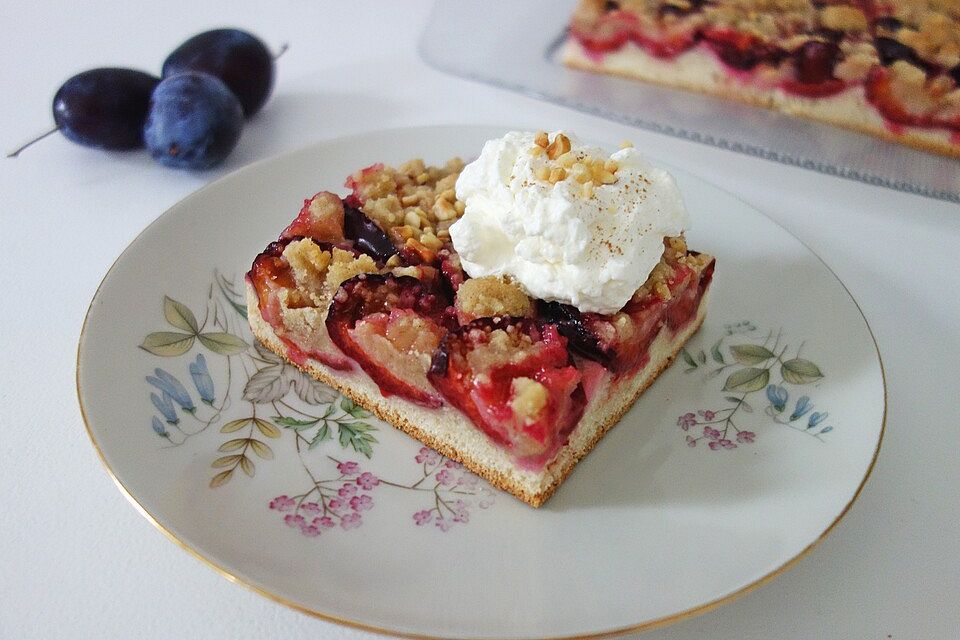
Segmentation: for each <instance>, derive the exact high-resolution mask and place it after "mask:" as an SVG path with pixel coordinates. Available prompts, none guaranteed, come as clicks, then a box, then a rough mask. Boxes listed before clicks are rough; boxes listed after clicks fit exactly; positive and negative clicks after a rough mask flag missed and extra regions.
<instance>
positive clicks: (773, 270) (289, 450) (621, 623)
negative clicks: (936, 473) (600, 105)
mask: <svg viewBox="0 0 960 640" xmlns="http://www.w3.org/2000/svg"><path fill="white" fill-rule="evenodd" d="M504 131H505V129H503V128H497V127H484V126H464V127H459V126H458V127H424V128H415V129H397V130H388V131H377V132H371V133H367V134H363V135H359V136H353V137H349V138H342V139H338V140H333V141H329V142H323V143H320V144H317V145H314V146H312V147H309V148H306V149H303V150H301V151H298V152H295V153H291V154H287V155H284V156H280V157H278V158H274V159H271V160H267V161H263V162H260V163H257V164H255V165H252V166H250V167H247V168H245V169H242V170H240V171H238V172H236V173H234V174H232V175H230V176H227V177H225V178H223V179H221V180H218V181H217V182H215V183H213V184H211V185H209V186H208V187H206V188H204V189H202V190H200V191H198V192H197V193H195V194H193V195H192V196H190V197H188V198H186V199H185V200H184V201H182V202H181V203H179V204H177V205H176V206H174V207H173V208H171V209H170V210H169V211H168V212H166V213H165V214H164V215H162V216H161V217H160V218H158V219H157V221H155V222H154V223H153V224H152V225H150V226H149V227H148V228H147V229H146V230H145V231H144V232H143V233H142V234H141V235H140V236H139V237H138V238H137V239H136V240H135V241H134V242H133V243H132V244H131V245H130V247H129V248H128V249H127V250H126V251H125V252H124V253H123V254H122V255H121V256H120V258H119V259H118V260H117V262H116V263H115V264H114V266H113V267H112V268H111V270H110V272H109V273H108V274H107V276H106V277H105V279H104V281H103V283H102V284H101V286H100V289H99V290H98V291H97V294H96V296H95V297H94V300H93V302H92V303H91V306H90V310H89V312H88V315H87V319H86V322H85V325H84V329H83V332H82V335H81V340H80V346H79V353H78V368H77V385H78V394H79V397H80V403H81V407H82V410H83V414H84V418H85V421H86V423H87V428H88V431H89V433H90V437H91V440H92V441H93V443H94V445H95V446H96V448H97V450H98V452H99V453H100V455H101V457H102V459H103V461H104V464H105V465H106V467H107V469H108V471H109V473H110V474H111V475H112V476H113V477H114V479H115V480H116V482H117V484H118V486H119V487H120V488H121V490H122V491H123V492H124V493H125V494H126V495H127V496H128V497H129V498H130V499H131V501H132V502H133V503H134V504H135V505H136V506H137V508H138V509H139V510H140V511H141V513H143V514H144V515H145V516H146V517H147V518H148V519H149V520H151V521H152V522H153V523H154V524H155V525H156V526H158V527H159V528H160V529H161V530H162V531H164V533H166V534H167V535H168V536H169V537H170V538H171V539H173V540H175V541H176V542H178V543H179V544H180V545H181V546H182V547H184V548H185V549H187V550H188V551H189V552H191V553H192V554H193V555H195V556H197V557H199V558H200V559H202V560H204V561H205V562H206V563H208V564H209V565H210V566H212V567H214V568H215V569H217V570H218V571H220V572H221V573H222V574H224V575H225V576H227V577H228V578H230V579H232V580H234V581H236V582H240V583H242V584H245V585H246V586H248V587H251V588H253V589H254V590H256V591H258V592H259V593H262V594H264V595H266V596H268V597H271V598H274V599H276V600H277V601H279V602H282V603H284V604H287V605H289V606H292V607H295V608H297V609H299V610H302V611H305V612H307V613H311V614H314V615H317V616H320V617H322V618H325V619H329V620H333V621H336V622H340V623H344V624H350V625H354V626H358V627H361V628H364V629H368V630H374V631H384V632H389V633H394V634H408V635H423V636H435V637H485V638H504V637H545V636H547V637H565V636H583V635H602V634H608V633H616V632H619V631H627V630H639V629H644V628H650V627H653V626H658V625H662V624H667V623H669V622H673V621H676V620H680V619H682V618H685V617H689V616H691V615H695V614H697V613H702V612H704V611H707V610H709V609H712V608H714V607H716V606H718V605H720V604H722V603H724V602H727V601H729V600H730V599H732V598H734V597H736V596H737V595H740V594H742V593H745V592H746V591H748V590H750V589H752V588H755V587H756V586H758V585H760V584H763V583H764V582H766V581H768V580H770V579H772V578H773V577H775V576H776V575H778V574H780V573H782V572H783V571H784V570H786V568H788V567H789V566H792V564H793V563H794V562H796V561H797V560H798V559H799V558H800V557H802V556H803V555H804V554H805V553H807V552H808V551H809V550H810V549H811V548H812V547H813V546H814V545H815V544H816V543H817V542H818V541H819V540H820V539H822V537H823V536H825V535H826V533H827V532H829V531H830V530H831V529H832V528H833V527H834V526H835V525H836V523H837V522H838V521H839V520H840V518H841V517H842V516H843V514H844V513H845V512H846V511H847V509H849V508H850V506H851V504H852V503H853V500H854V499H855V498H856V496H857V495H858V493H859V491H860V490H861V488H862V487H863V483H864V482H865V481H866V478H867V476H868V475H869V471H870V469H871V468H872V465H873V462H874V460H875V458H876V454H877V452H878V450H879V445H880V440H881V437H882V431H883V420H884V414H885V392H884V382H883V372H882V366H881V363H880V359H879V354H878V352H877V349H876V345H875V342H874V340H873V337H872V335H871V333H870V330H869V327H868V325H867V323H866V321H865V319H864V318H863V315H862V314H861V313H860V310H859V308H858V307H857V305H856V303H855V302H854V300H853V299H852V298H851V296H850V294H849V293H848V292H847V290H846V289H845V288H844V286H843V285H842V283H841V282H840V281H839V280H838V279H837V278H836V276H835V275H834V274H833V273H832V272H831V271H830V270H829V268H827V267H826V266H825V265H824V263H823V262H822V261H821V260H820V259H819V258H817V257H816V256H815V255H814V254H813V253H812V252H811V251H810V250H809V249H807V248H806V247H805V246H804V245H803V244H802V243H801V242H800V241H798V240H797V239H796V238H794V237H793V236H791V235H790V234H789V233H788V232H786V231H785V230H784V229H782V228H781V227H779V226H778V225H777V224H775V223H774V222H772V221H771V220H770V219H768V218H766V217H765V216H763V215H762V214H761V213H759V212H757V211H756V210H754V209H752V208H751V207H749V206H748V205H746V204H744V203H743V202H741V201H739V200H737V199H736V198H734V197H732V196H730V195H729V194H727V193H725V192H723V191H722V190H720V189H718V188H716V187H713V186H711V185H709V184H707V183H705V182H703V181H701V180H699V179H697V178H695V177H693V176H691V175H688V174H686V173H684V172H683V171H682V170H679V169H676V170H674V173H675V175H676V176H677V178H678V181H679V183H680V185H681V188H682V190H683V193H684V197H685V199H686V202H687V207H688V209H689V210H690V212H691V217H692V219H693V221H694V228H693V229H692V230H691V231H690V232H689V234H688V238H689V242H690V245H691V246H692V247H693V248H696V249H701V250H704V251H708V252H710V253H712V254H714V255H716V256H717V265H718V266H717V271H716V277H715V281H714V288H713V294H712V298H711V301H710V308H709V312H708V315H707V320H706V322H705V324H704V326H703V328H702V329H701V331H700V332H699V333H698V334H697V335H696V336H695V337H694V338H693V339H692V340H691V342H690V343H689V344H688V345H687V347H686V349H685V350H684V352H683V353H682V354H681V357H680V358H678V360H677V361H676V362H675V363H674V365H673V366H672V367H671V368H670V369H669V370H668V371H667V372H666V373H664V374H663V375H662V376H661V378H660V379H659V380H658V381H657V382H656V383H655V384H654V385H653V386H652V387H651V388H650V389H649V390H648V391H647V392H646V393H645V394H644V396H643V397H642V398H641V400H640V401H639V402H638V403H637V405H636V406H635V407H634V408H633V409H632V410H631V411H630V412H629V413H628V414H627V415H626V416H625V417H624V419H623V420H622V421H621V423H620V424H619V425H618V426H617V427H616V428H615V429H614V430H613V431H611V432H610V433H609V434H608V435H607V436H606V437H605V438H604V440H603V441H602V442H601V443H600V444H599V445H598V447H597V448H596V449H595V450H594V451H593V452H592V453H591V454H590V455H589V456H588V457H587V458H586V459H585V460H584V461H583V462H581V464H580V465H579V466H578V467H577V469H576V470H575V472H574V473H573V474H572V475H571V477H570V478H569V479H568V480H567V482H566V483H565V484H564V485H563V486H562V487H561V489H560V490H559V491H558V492H557V494H556V495H555V496H554V497H553V498H552V499H551V500H550V501H549V502H548V503H547V504H546V505H545V506H544V507H543V508H541V509H539V510H534V509H531V508H529V507H527V506H525V505H523V504H521V503H519V502H517V501H516V500H514V499H513V498H511V497H510V496H508V495H506V494H501V493H500V492H498V491H496V490H493V489H491V488H490V487H488V486H487V485H486V484H485V483H484V482H483V481H481V480H479V479H477V478H476V477H474V476H472V475H470V474H469V473H466V472H465V471H464V470H463V469H461V468H460V467H459V465H457V464H455V463H453V462H452V461H450V460H446V459H444V458H443V457H441V456H439V455H437V454H436V453H434V452H432V451H430V450H428V449H425V448H423V447H422V446H421V445H420V444H419V443H417V442H416V441H414V440H411V439H410V438H408V437H407V436H405V435H403V434H402V433H400V432H398V431H396V430H394V429H392V428H391V427H390V426H389V425H387V424H385V423H382V422H380V421H378V420H376V419H375V418H373V417H372V416H370V415H369V414H368V413H367V412H365V411H364V410H363V409H362V408H360V407H357V406H355V405H353V404H352V403H351V402H350V401H349V400H346V399H344V398H343V397H341V396H339V395H337V394H336V393H335V392H333V391H331V390H330V389H329V388H327V387H325V386H323V385H320V384H319V383H316V382H314V381H312V380H311V379H309V378H306V377H305V376H303V375H302V374H301V373H300V372H298V371H297V370H295V369H293V368H292V367H290V366H289V365H286V364H284V363H282V362H280V361H279V360H278V359H277V358H276V357H274V356H273V355H272V354H271V353H269V352H268V351H266V350H263V349H258V348H257V345H256V344H255V341H254V340H253V338H252V337H251V335H250V332H249V330H248V329H247V326H246V319H245V316H244V305H243V300H242V276H243V273H244V272H245V271H246V269H247V268H248V267H249V264H250V262H251V260H252V258H253V256H255V255H256V254H257V253H258V252H259V251H260V250H261V249H262V247H263V245H264V244H266V242H267V241H268V240H270V239H271V238H273V237H275V236H276V234H277V231H278V230H279V229H281V228H283V226H284V225H285V224H286V223H287V222H289V219H290V218H292V217H293V215H294V214H295V213H296V211H297V210H298V209H299V207H300V205H301V203H302V200H303V198H304V197H308V196H310V195H312V194H313V193H315V192H316V191H319V190H321V189H330V188H335V187H336V186H337V185H340V184H342V183H343V180H344V178H345V176H347V175H348V174H349V173H351V172H352V171H354V170H355V169H357V168H358V167H363V166H367V165H369V164H372V163H374V162H379V161H383V162H387V163H398V162H401V161H403V160H406V159H408V158H411V157H418V156H419V157H423V158H425V159H426V160H427V161H428V162H433V163H438V162H443V161H444V160H446V159H447V158H448V157H451V156H454V155H459V156H462V157H469V156H472V155H475V154H476V153H477V150H478V149H479V148H480V146H481V145H482V143H483V141H484V140H486V139H488V138H492V137H496V136H500V135H502V134H503V133H504Z"/></svg>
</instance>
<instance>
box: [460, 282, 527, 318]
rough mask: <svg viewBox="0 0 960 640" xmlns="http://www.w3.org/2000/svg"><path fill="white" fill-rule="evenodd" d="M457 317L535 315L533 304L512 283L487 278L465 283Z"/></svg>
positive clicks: (461, 288)
mask: <svg viewBox="0 0 960 640" xmlns="http://www.w3.org/2000/svg"><path fill="white" fill-rule="evenodd" d="M456 308H457V315H458V316H460V318H461V321H470V320H474V319H476V318H493V317H497V316H524V317H529V316H532V315H533V312H534V307H533V301H532V300H531V299H530V297H529V296H527V294H526V293H525V292H524V290H523V289H522V288H521V287H520V285H519V284H517V283H515V282H513V281H512V280H506V279H503V278H498V277H496V276H487V277H485V278H471V279H469V280H465V281H464V282H463V283H462V284H461V285H460V287H459V288H458V289H457V299H456Z"/></svg>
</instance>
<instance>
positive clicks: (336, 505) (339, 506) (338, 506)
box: [327, 498, 347, 513]
mask: <svg viewBox="0 0 960 640" xmlns="http://www.w3.org/2000/svg"><path fill="white" fill-rule="evenodd" d="M327 506H328V507H330V510H331V511H333V512H334V513H338V512H339V511H342V510H343V509H344V508H345V507H346V506H347V505H346V503H345V502H344V501H343V500H339V499H337V498H334V499H333V500H331V501H330V502H328V503H327Z"/></svg>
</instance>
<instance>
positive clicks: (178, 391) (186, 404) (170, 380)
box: [147, 368, 197, 413]
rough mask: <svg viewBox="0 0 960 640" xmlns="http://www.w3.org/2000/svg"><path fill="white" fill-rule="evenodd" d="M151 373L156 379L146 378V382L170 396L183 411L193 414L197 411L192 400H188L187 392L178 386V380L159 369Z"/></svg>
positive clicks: (180, 385)
mask: <svg viewBox="0 0 960 640" xmlns="http://www.w3.org/2000/svg"><path fill="white" fill-rule="evenodd" d="M153 372H154V373H155V374H156V375H157V377H156V378H155V377H153V376H147V382H149V383H150V384H152V385H153V386H155V387H156V388H157V389H159V390H160V391H162V392H163V393H165V394H166V395H168V396H170V397H171V398H172V399H173V401H174V402H176V403H177V404H178V405H180V406H181V407H182V408H183V410H184V411H186V412H188V413H193V412H194V411H196V410H197V407H196V405H194V404H193V400H192V399H190V394H188V393H187V390H186V389H185V388H184V386H183V385H182V384H180V381H179V380H177V379H176V378H174V377H173V376H172V375H170V374H169V373H167V372H166V371H164V370H163V369H160V368H157V369H154V370H153Z"/></svg>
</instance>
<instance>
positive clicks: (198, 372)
mask: <svg viewBox="0 0 960 640" xmlns="http://www.w3.org/2000/svg"><path fill="white" fill-rule="evenodd" d="M190 377H191V378H193V384H194V386H195V387H196V388H197V393H199V394H200V399H201V400H202V401H203V402H206V403H207V404H209V405H212V404H213V400H214V393H213V378H211V377H210V372H209V371H208V370H207V359H206V358H204V357H203V354H202V353H198V354H197V360H196V362H191V363H190Z"/></svg>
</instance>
